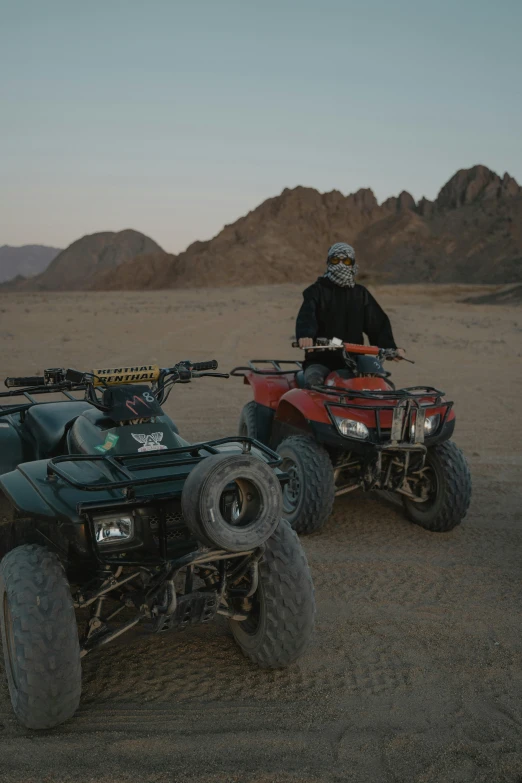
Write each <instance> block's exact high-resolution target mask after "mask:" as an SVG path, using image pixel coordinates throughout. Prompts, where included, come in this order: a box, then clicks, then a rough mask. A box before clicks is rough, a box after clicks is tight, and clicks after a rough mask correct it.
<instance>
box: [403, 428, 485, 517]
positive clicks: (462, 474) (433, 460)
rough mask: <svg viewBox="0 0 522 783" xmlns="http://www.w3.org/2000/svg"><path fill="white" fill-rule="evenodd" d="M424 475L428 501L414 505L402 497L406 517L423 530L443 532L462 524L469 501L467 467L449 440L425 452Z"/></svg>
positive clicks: (469, 489)
mask: <svg viewBox="0 0 522 783" xmlns="http://www.w3.org/2000/svg"><path fill="white" fill-rule="evenodd" d="M425 476H426V480H427V481H429V485H430V486H429V497H428V500H426V501H425V502H424V503H415V502H414V501H412V500H409V499H408V498H406V497H403V503H404V509H405V511H406V515H407V516H408V518H409V519H411V521H412V522H415V524H417V525H420V526H421V527H423V528H425V529H426V530H431V531H433V532H435V533H446V532H447V531H448V530H452V529H453V528H454V527H456V526H457V525H459V524H460V523H461V522H462V520H463V519H464V517H465V516H466V513H467V511H468V508H469V503H470V500H471V476H470V472H469V467H468V464H467V462H466V459H465V457H464V455H463V453H462V452H461V450H460V449H459V448H458V447H457V446H456V445H455V444H454V443H453V441H451V440H448V441H446V442H445V443H440V444H439V445H437V446H432V447H431V448H429V449H428V453H427V455H426V464H425Z"/></svg>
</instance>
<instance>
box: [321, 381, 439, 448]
mask: <svg viewBox="0 0 522 783" xmlns="http://www.w3.org/2000/svg"><path fill="white" fill-rule="evenodd" d="M312 389H313V390H314V391H318V392H321V393H322V394H327V395H329V396H333V397H339V398H341V399H340V400H339V402H335V401H333V400H332V401H331V402H330V401H326V402H325V403H324V407H325V408H326V411H327V413H328V416H329V417H330V420H331V422H332V424H333V426H334V427H335V428H336V429H338V427H337V423H336V419H335V416H334V414H333V413H332V410H331V409H332V408H337V409H338V408H346V409H347V410H360V411H365V412H367V411H373V413H374V416H375V430H376V433H377V440H378V441H379V442H380V441H381V437H382V430H381V420H380V413H381V412H387V413H390V412H391V413H392V417H393V419H392V428H391V433H390V437H391V441H392V442H398V441H404V440H405V437H404V435H405V433H408V432H409V431H410V428H411V426H412V425H413V427H414V431H415V443H422V442H423V440H424V435H423V426H424V419H425V417H426V412H427V411H429V410H434V409H437V408H441V407H443V406H445V411H444V415H443V416H441V419H440V422H439V424H438V426H437V429H436V431H435V432H434V433H433V436H434V437H435V436H436V435H438V434H439V432H442V429H443V427H444V425H445V423H446V421H447V419H448V416H449V413H450V411H451V409H452V407H453V402H452V401H451V400H444V401H443V400H442V398H443V396H444V392H443V391H440V389H436V388H435V387H434V386H409V387H407V388H405V389H398V390H396V391H392V390H390V391H385V390H382V391H381V390H376V391H357V390H355V389H344V388H339V387H336V386H312ZM424 397H434V398H435V399H434V401H433V402H430V403H421V399H422V398H424ZM343 398H344V399H343ZM354 399H366V400H372V401H374V400H375V401H376V402H377V400H382V401H383V402H384V401H388V402H394V401H397V403H398V404H397V405H396V406H395V407H393V406H391V405H382V404H381V405H379V404H375V405H355V404H354V403H353V402H351V400H354ZM348 400H350V402H348ZM414 412H415V414H416V415H415V421H414V420H413V413H414ZM421 425H422V427H421Z"/></svg>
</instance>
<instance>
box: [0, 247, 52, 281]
mask: <svg viewBox="0 0 522 783" xmlns="http://www.w3.org/2000/svg"><path fill="white" fill-rule="evenodd" d="M60 252H61V250H60V249H59V248H57V247H46V246H45V245H23V246H22V247H11V245H2V246H0V283H4V282H5V281H6V280H12V279H13V278H15V277H17V276H18V275H21V276H22V277H32V276H33V275H38V274H39V273H40V272H43V271H44V269H47V267H48V266H49V264H50V263H51V261H52V260H53V259H54V258H56V256H57V255H58V253H60Z"/></svg>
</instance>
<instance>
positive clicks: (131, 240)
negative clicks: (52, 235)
mask: <svg viewBox="0 0 522 783" xmlns="http://www.w3.org/2000/svg"><path fill="white" fill-rule="evenodd" d="M147 253H160V254H161V253H163V250H162V249H161V247H160V246H159V245H158V244H156V242H154V240H152V239H150V238H149V237H147V236H145V235H144V234H140V233H139V231H133V230H132V229H126V230H125V231H119V232H117V233H115V232H114V231H104V232H101V233H99V234H90V235H88V236H85V237H82V238H81V239H78V240H77V241H76V242H73V243H72V245H69V247H68V248H66V249H65V250H62V252H61V253H60V254H59V255H57V256H56V258H55V259H54V260H53V261H52V263H51V264H50V265H49V266H48V267H47V269H46V270H45V271H44V272H42V274H40V275H37V276H36V277H33V278H31V279H26V280H22V281H20V280H18V281H13V285H12V286H9V287H13V288H15V289H16V290H26V291H74V290H84V289H89V288H91V287H92V286H93V284H94V281H95V280H96V279H97V278H101V277H102V276H103V275H104V274H106V273H107V272H109V271H111V270H114V269H115V268H116V267H119V266H120V265H122V264H125V263H126V262H130V261H132V260H133V259H134V258H136V256H138V255H140V254H147Z"/></svg>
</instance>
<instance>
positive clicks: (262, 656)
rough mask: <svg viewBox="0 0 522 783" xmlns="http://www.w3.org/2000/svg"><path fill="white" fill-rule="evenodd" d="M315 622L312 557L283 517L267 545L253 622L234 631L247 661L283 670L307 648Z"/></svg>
mask: <svg viewBox="0 0 522 783" xmlns="http://www.w3.org/2000/svg"><path fill="white" fill-rule="evenodd" d="M314 619H315V597H314V586H313V583H312V577H311V575H310V569H309V567H308V562H307V560H306V555H305V553H304V550H303V547H302V546H301V543H300V541H299V539H298V538H297V536H296V534H295V533H294V531H293V530H292V529H291V527H290V525H289V524H288V522H287V521H286V520H284V519H282V520H281V521H280V523H279V525H278V527H277V529H276V530H275V532H274V534H273V535H272V536H271V537H270V538H269V539H268V541H267V542H266V544H265V554H264V556H263V559H262V560H261V562H260V563H259V585H258V588H257V591H256V592H255V593H254V596H253V599H252V609H251V611H250V613H249V615H248V618H247V619H246V620H243V621H238V620H230V628H231V630H232V633H233V635H234V638H235V640H236V642H237V643H238V645H239V646H240V647H241V650H242V651H243V653H244V655H246V657H247V658H250V660H251V661H253V662H254V663H257V665H258V666H261V668H264V669H282V668H284V667H285V666H288V665H289V664H290V663H292V661H295V660H296V659H297V658H299V657H300V656H301V655H302V654H303V652H304V651H305V649H306V648H307V646H308V643H309V642H310V639H311V636H312V632H313V629H314Z"/></svg>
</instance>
